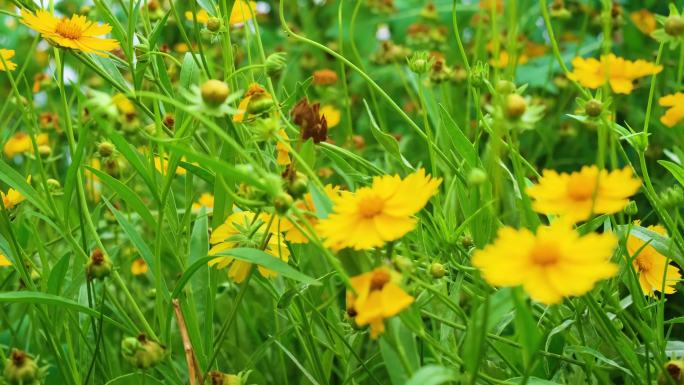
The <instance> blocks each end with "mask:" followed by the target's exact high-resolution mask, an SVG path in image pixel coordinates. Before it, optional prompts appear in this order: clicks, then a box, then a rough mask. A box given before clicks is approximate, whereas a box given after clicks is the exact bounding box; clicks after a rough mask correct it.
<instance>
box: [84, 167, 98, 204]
mask: <svg viewBox="0 0 684 385" xmlns="http://www.w3.org/2000/svg"><path fill="white" fill-rule="evenodd" d="M90 167H92V168H94V169H96V170H101V169H102V165H101V164H100V160H99V159H97V158H93V159H91V160H90ZM83 176H85V180H86V185H85V189H86V192H87V193H88V197H89V198H90V199H91V200H92V201H93V202H99V201H100V197H101V196H102V183H101V182H100V178H99V177H98V176H97V175H95V174H94V173H93V172H92V171H90V170H88V169H86V170H85V171H84V172H83Z"/></svg>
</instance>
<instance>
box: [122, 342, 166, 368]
mask: <svg viewBox="0 0 684 385" xmlns="http://www.w3.org/2000/svg"><path fill="white" fill-rule="evenodd" d="M165 351H166V349H165V348H164V347H163V346H162V345H160V344H158V343H157V342H155V341H151V340H149V339H147V336H145V335H144V334H140V335H139V336H138V338H133V337H127V338H124V339H123V340H122V341H121V354H122V355H123V357H124V359H126V361H128V362H129V363H131V364H132V365H133V366H135V367H136V368H139V369H149V368H151V367H153V366H155V365H157V364H158V363H159V362H161V360H162V359H163V358H164V354H165Z"/></svg>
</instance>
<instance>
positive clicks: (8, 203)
mask: <svg viewBox="0 0 684 385" xmlns="http://www.w3.org/2000/svg"><path fill="white" fill-rule="evenodd" d="M26 182H28V183H31V175H29V176H28V177H27V178H26ZM0 198H2V203H3V204H4V205H5V208H6V209H7V210H12V209H13V208H15V207H17V205H19V203H21V202H23V201H25V200H26V197H25V196H23V195H22V194H21V193H20V192H19V191H17V190H15V189H13V188H10V189H9V190H7V193H4V192H2V191H0Z"/></svg>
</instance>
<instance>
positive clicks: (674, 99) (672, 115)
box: [658, 92, 684, 127]
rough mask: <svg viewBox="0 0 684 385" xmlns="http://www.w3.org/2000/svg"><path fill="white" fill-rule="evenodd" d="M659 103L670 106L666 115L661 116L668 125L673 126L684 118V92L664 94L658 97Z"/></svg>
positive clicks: (662, 120) (661, 119)
mask: <svg viewBox="0 0 684 385" xmlns="http://www.w3.org/2000/svg"><path fill="white" fill-rule="evenodd" d="M658 104H660V105H661V106H663V107H669V108H668V110H667V112H666V113H665V115H663V116H661V117H660V122H661V123H663V124H664V125H666V126H668V127H672V126H674V125H675V124H677V123H679V122H680V121H681V120H682V119H684V93H682V92H677V93H676V94H672V95H667V96H663V97H662V98H660V99H658Z"/></svg>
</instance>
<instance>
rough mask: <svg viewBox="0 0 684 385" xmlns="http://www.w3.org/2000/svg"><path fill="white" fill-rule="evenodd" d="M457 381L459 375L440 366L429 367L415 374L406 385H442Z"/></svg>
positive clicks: (424, 367)
mask: <svg viewBox="0 0 684 385" xmlns="http://www.w3.org/2000/svg"><path fill="white" fill-rule="evenodd" d="M457 380H458V375H457V373H455V372H454V370H453V369H450V368H445V367H443V366H438V365H427V366H423V367H422V368H420V369H419V370H418V371H417V372H416V373H414V374H413V376H411V378H410V379H409V380H408V381H407V382H406V384H405V385H440V384H443V383H445V382H449V381H457Z"/></svg>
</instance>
